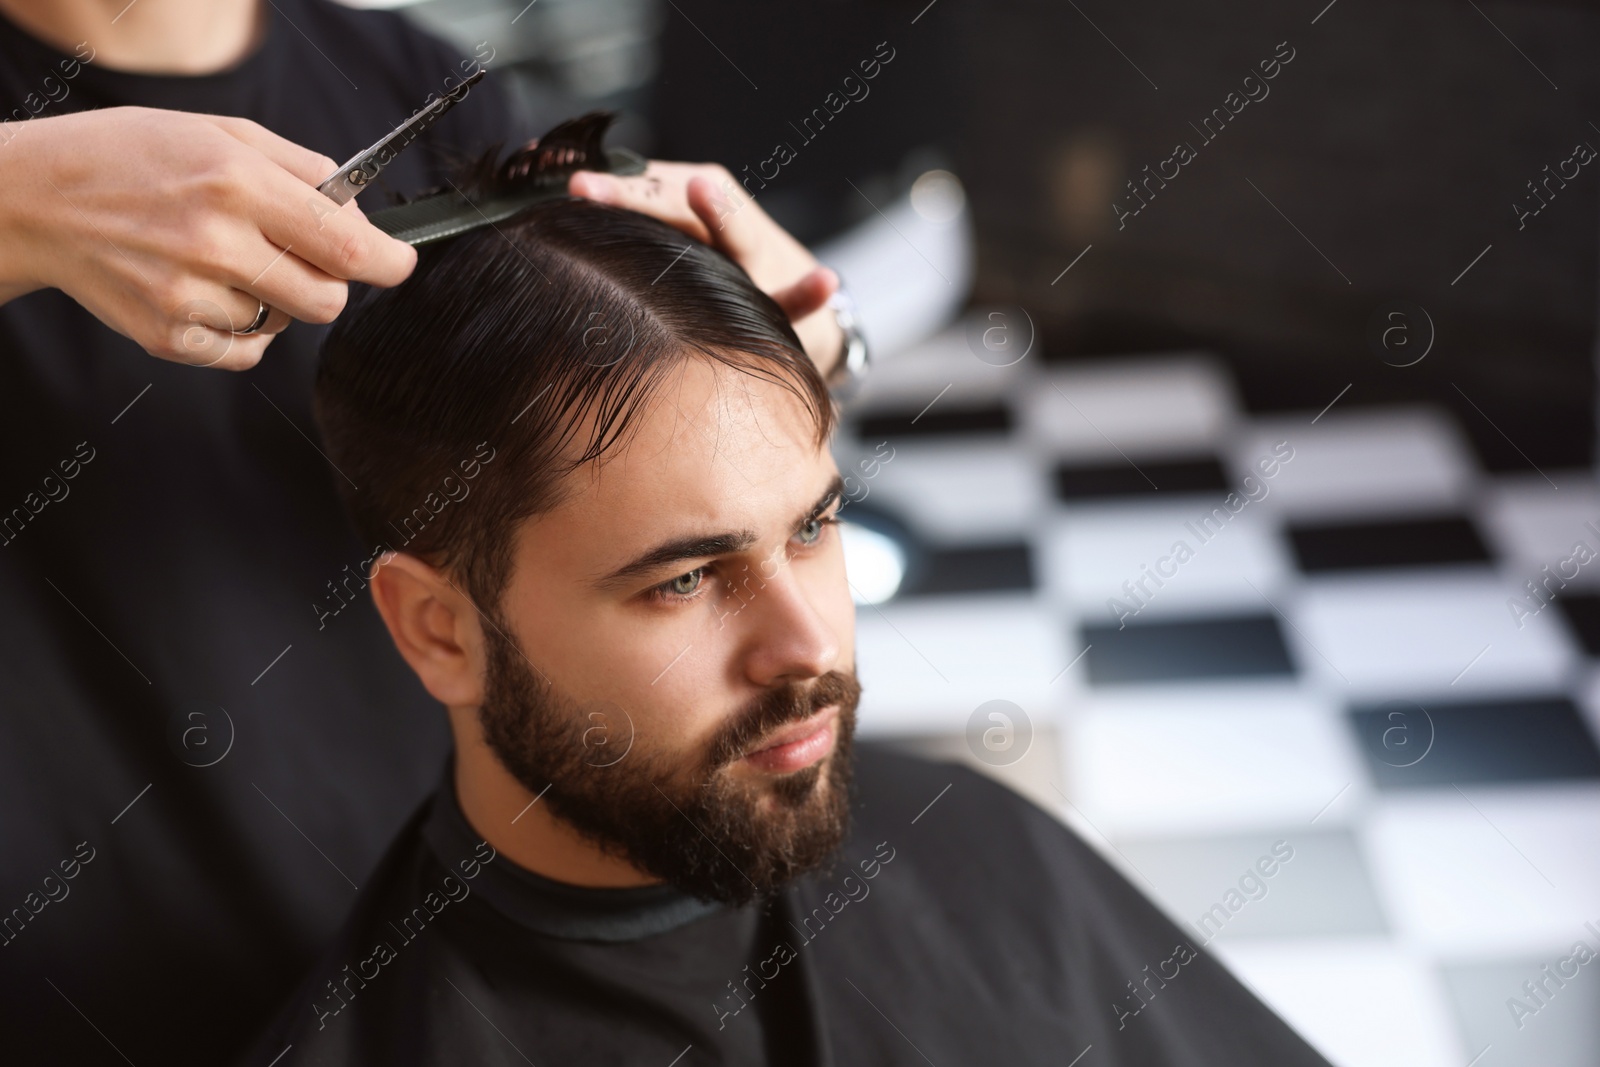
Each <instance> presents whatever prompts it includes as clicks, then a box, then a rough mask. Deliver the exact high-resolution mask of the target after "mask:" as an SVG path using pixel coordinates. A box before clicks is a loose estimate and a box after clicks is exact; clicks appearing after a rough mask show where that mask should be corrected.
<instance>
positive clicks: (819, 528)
mask: <svg viewBox="0 0 1600 1067" xmlns="http://www.w3.org/2000/svg"><path fill="white" fill-rule="evenodd" d="M838 521H839V520H838V519H835V518H827V519H825V518H822V517H821V516H818V517H816V518H811V519H807V520H806V523H805V525H804V526H802V527H800V529H799V530H797V531H796V532H795V536H796V537H798V538H799V539H800V543H801V544H803V545H814V544H816V543H817V542H818V541H820V540H821V539H822V534H823V532H824V531H825V530H827V528H828V524H829V523H833V522H838Z"/></svg>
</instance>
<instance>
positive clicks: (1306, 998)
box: [1213, 939, 1477, 1067]
mask: <svg viewBox="0 0 1600 1067" xmlns="http://www.w3.org/2000/svg"><path fill="white" fill-rule="evenodd" d="M1213 950H1214V951H1215V952H1216V954H1217V955H1218V956H1219V957H1221V958H1222V960H1223V962H1224V963H1225V964H1227V966H1228V968H1229V969H1230V970H1232V971H1233V972H1234V974H1236V975H1238V976H1239V977H1240V978H1241V979H1242V980H1243V981H1244V982H1246V983H1247V984H1248V985H1250V986H1251V987H1252V988H1254V989H1255V990H1256V991H1257V993H1258V994H1259V995H1260V996H1261V997H1262V999H1264V1000H1265V1001H1266V1002H1267V1003H1268V1004H1269V1005H1271V1007H1272V1008H1273V1009H1274V1010H1275V1011H1277V1012H1278V1014H1279V1015H1281V1016H1282V1017H1283V1019H1284V1021H1285V1022H1287V1023H1288V1024H1289V1025H1290V1026H1292V1027H1294V1028H1295V1029H1296V1030H1297V1031H1299V1032H1300V1034H1301V1036H1303V1037H1304V1038H1305V1039H1306V1040H1307V1041H1309V1042H1310V1043H1311V1044H1312V1045H1313V1046H1315V1048H1316V1049H1317V1051H1319V1052H1321V1053H1322V1054H1323V1055H1324V1056H1325V1057H1327V1058H1328V1059H1329V1060H1330V1061H1331V1062H1333V1063H1334V1064H1335V1065H1336V1067H1464V1065H1465V1064H1466V1062H1467V1060H1468V1059H1470V1058H1471V1056H1472V1055H1473V1053H1475V1052H1476V1051H1477V1050H1476V1049H1473V1050H1470V1051H1469V1050H1467V1049H1465V1048H1463V1047H1462V1044H1461V1040H1460V1038H1459V1036H1458V1035H1457V1032H1456V1028H1455V1025H1454V1022H1453V1019H1452V1016H1451V1012H1450V1006H1449V1001H1448V999H1447V997H1446V995H1445V990H1444V988H1443V984H1442V983H1441V981H1440V979H1439V976H1438V974H1437V972H1435V970H1434V969H1433V967H1432V966H1431V965H1430V963H1429V961H1428V960H1427V959H1426V958H1422V957H1419V956H1415V955H1413V954H1411V953H1408V952H1406V951H1404V950H1402V949H1400V948H1396V947H1395V946H1393V945H1389V944H1386V943H1385V942H1383V941H1379V940H1376V939H1349V940H1344V939H1341V940H1322V939H1317V940H1301V939H1296V940H1284V941H1248V942H1246V941H1235V942H1223V941H1217V942H1215V943H1214V944H1213Z"/></svg>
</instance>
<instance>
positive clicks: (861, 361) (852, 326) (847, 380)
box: [828, 284, 871, 402]
mask: <svg viewBox="0 0 1600 1067" xmlns="http://www.w3.org/2000/svg"><path fill="white" fill-rule="evenodd" d="M828 306H829V307H831V308H832V309H833V315H834V318H835V320H836V321H837V322H838V323H839V330H840V332H841V333H843V334H844V353H843V355H841V356H840V358H839V362H838V363H837V364H836V365H835V366H834V368H833V371H832V373H831V374H829V376H828V391H829V392H831V393H832V394H833V397H834V399H835V400H838V401H841V402H842V401H845V400H849V399H850V398H851V397H853V396H855V394H856V393H858V392H859V391H860V390H861V382H862V379H863V378H864V377H865V376H866V373H867V366H868V364H870V363H871V356H870V354H869V352H868V350H867V339H866V337H865V336H864V335H863V334H862V332H861V322H860V319H859V317H858V316H857V314H856V302H855V300H854V299H853V298H852V297H851V296H850V292H849V290H847V289H845V287H844V286H843V285H842V284H841V285H840V286H839V288H838V290H837V291H836V292H835V293H834V294H833V296H831V297H829V298H828Z"/></svg>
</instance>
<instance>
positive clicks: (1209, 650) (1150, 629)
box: [1082, 615, 1294, 685]
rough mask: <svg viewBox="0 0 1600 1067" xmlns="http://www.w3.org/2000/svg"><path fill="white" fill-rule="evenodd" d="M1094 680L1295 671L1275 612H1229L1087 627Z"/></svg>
mask: <svg viewBox="0 0 1600 1067" xmlns="http://www.w3.org/2000/svg"><path fill="white" fill-rule="evenodd" d="M1082 636H1083V640H1084V642H1085V643H1086V644H1088V645H1089V646H1090V648H1089V653H1088V655H1087V657H1086V659H1087V660H1088V669H1089V682H1090V684H1091V685H1118V684H1127V683H1140V682H1173V681H1183V680H1191V679H1201V678H1251V677H1260V676H1267V675H1281V674H1293V673H1294V664H1293V663H1292V662H1291V661H1290V659H1289V649H1288V646H1287V645H1285V644H1284V640H1283V631H1282V630H1280V629H1279V628H1278V620H1277V619H1276V618H1275V617H1274V616H1271V615H1227V616H1221V617H1210V618H1187V619H1179V620H1165V621H1161V622H1143V623H1137V622H1135V623H1128V624H1127V625H1126V626H1125V627H1124V628H1123V629H1120V630H1119V629H1117V628H1116V627H1115V626H1085V627H1083V635H1082Z"/></svg>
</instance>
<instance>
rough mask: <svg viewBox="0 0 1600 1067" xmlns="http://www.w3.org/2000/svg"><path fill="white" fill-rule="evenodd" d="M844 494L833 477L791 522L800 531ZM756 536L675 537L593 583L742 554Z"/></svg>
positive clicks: (611, 583) (607, 584)
mask: <svg viewBox="0 0 1600 1067" xmlns="http://www.w3.org/2000/svg"><path fill="white" fill-rule="evenodd" d="M843 495H844V476H843V475H841V474H835V475H834V476H833V480H832V481H831V482H829V483H828V487H827V489H825V490H824V491H823V493H822V496H820V497H818V498H817V502H816V503H815V504H813V505H812V506H811V507H810V508H808V509H807V510H806V512H805V514H804V515H802V516H800V518H799V519H797V520H796V521H795V523H794V529H797V530H798V529H799V528H800V527H802V526H804V525H805V524H806V523H808V522H811V521H813V520H814V519H816V518H818V517H819V516H820V515H821V514H822V513H823V512H825V511H827V510H828V509H829V508H830V507H832V506H833V502H834V500H835V499H837V498H839V497H842V496H843ZM757 538H758V535H757V534H756V532H755V531H753V530H729V531H726V532H723V533H716V534H690V535H689V536H688V537H675V538H673V539H672V540H670V541H663V542H662V543H661V544H659V545H656V546H655V547H654V548H652V549H650V550H649V551H648V552H645V553H644V554H642V555H640V556H637V557H635V558H634V559H632V560H630V561H629V562H627V563H625V564H623V565H622V566H620V567H618V568H617V569H616V570H614V571H612V572H611V573H610V574H607V575H605V576H604V577H602V578H600V579H598V580H597V581H596V582H595V583H594V584H595V586H596V587H597V588H600V589H611V588H615V587H616V586H619V585H625V584H627V583H628V582H629V581H631V580H633V579H635V578H637V577H639V576H640V575H642V574H648V573H650V572H651V571H655V570H659V569H660V568H662V567H664V566H666V565H667V564H669V563H676V562H678V561H679V560H685V559H704V558H706V557H707V556H721V555H725V554H727V553H730V552H743V551H744V550H745V549H747V548H749V547H750V546H751V545H753V544H755V542H756V540H757Z"/></svg>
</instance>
